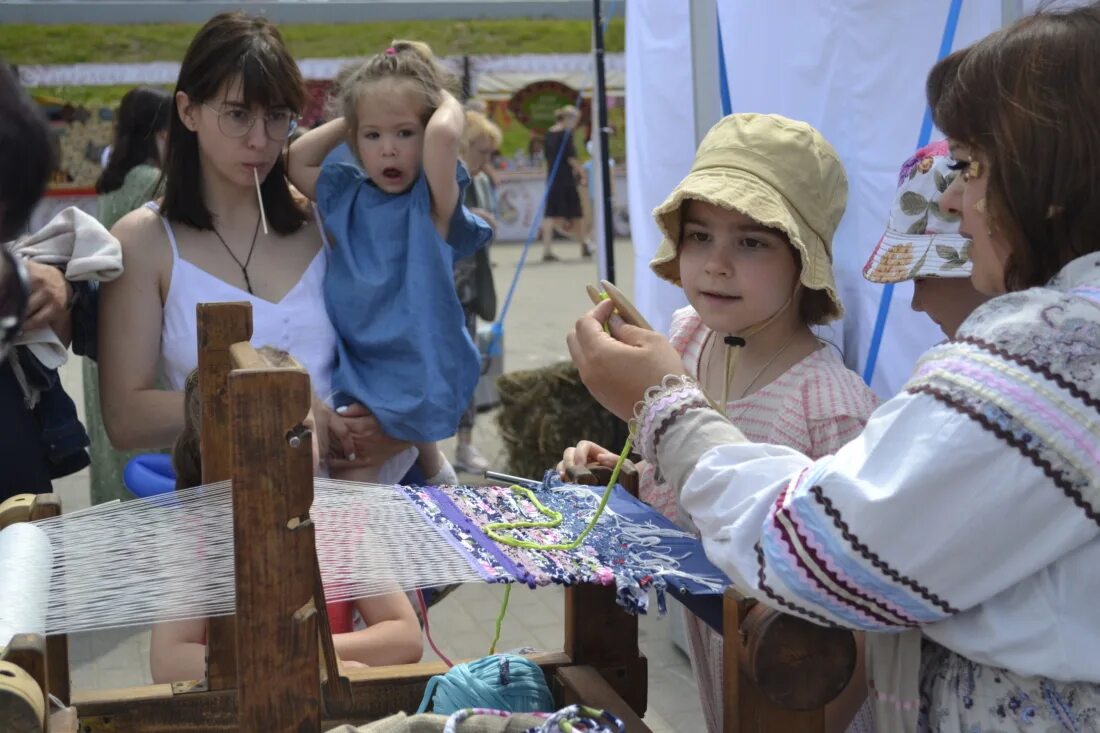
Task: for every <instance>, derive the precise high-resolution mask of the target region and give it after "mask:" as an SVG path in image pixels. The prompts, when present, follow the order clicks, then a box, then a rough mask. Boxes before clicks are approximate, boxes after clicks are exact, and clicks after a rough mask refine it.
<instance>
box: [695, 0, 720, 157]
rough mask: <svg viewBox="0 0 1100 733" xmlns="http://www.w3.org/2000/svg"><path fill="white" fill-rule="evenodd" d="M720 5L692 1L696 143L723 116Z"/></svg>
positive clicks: (698, 0)
mask: <svg viewBox="0 0 1100 733" xmlns="http://www.w3.org/2000/svg"><path fill="white" fill-rule="evenodd" d="M720 63H725V59H719V58H718V5H717V2H716V0H691V80H692V84H691V86H692V92H693V94H692V97H693V99H694V101H695V104H694V111H695V144H696V145H698V144H699V143H700V142H701V141H702V139H703V136H704V135H706V134H707V131H708V130H710V128H711V127H713V126H714V123H715V122H717V121H718V120H719V119H721V117H722V95H721V90H720V89H719V83H720V82H719V75H718V64H720Z"/></svg>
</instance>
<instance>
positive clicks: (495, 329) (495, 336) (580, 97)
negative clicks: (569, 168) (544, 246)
mask: <svg viewBox="0 0 1100 733" xmlns="http://www.w3.org/2000/svg"><path fill="white" fill-rule="evenodd" d="M607 7H608V10H607V12H606V13H605V14H604V19H603V30H604V33H607V25H608V23H609V22H610V21H611V18H612V17H613V16H614V10H613V9H614V7H615V2H614V0H612V2H610V3H608V6H607ZM593 73H595V72H593ZM583 103H584V90H583V89H582V90H581V91H580V92H578V93H577V103H576V106H577V107H580V106H581V105H582V104H583ZM572 134H573V132H572V131H570V132H569V135H567V136H566V137H565V138H563V139H562V142H561V145H560V146H559V147H558V152H557V155H556V156H555V157H554V163H553V165H551V166H550V175H548V176H547V177H546V188H544V189H543V191H542V199H541V200H540V201H539V205H538V208H537V209H535V216H534V218H533V219H532V220H531V228H530V230H528V232H527V239H526V240H525V241H524V243H523V252H521V253H520V255H519V263H518V264H517V265H516V272H515V274H514V275H512V283H511V284H510V285H509V286H508V295H507V296H505V298H504V305H502V306H501V308H500V316H499V317H498V318H497V319H496V321H495V322H494V323H493V325H492V326H491V327H490V329H489V344H488V346H486V348H485V354H486V356H489V357H490V358H492V357H497V356H500V354H501V336H503V335H504V319H505V318H506V317H507V316H508V310H509V309H510V308H511V307H512V298H514V297H515V294H516V287H517V286H518V285H519V276H520V275H521V274H522V273H523V268H524V267H525V266H526V265H527V255H528V253H529V252H530V251H531V244H532V243H533V242H534V241H535V237H536V236H538V232H539V227H540V226H541V225H542V218H543V214H544V212H545V211H546V199H548V198H549V197H550V182H551V181H553V180H554V177H555V176H557V174H558V167H559V166H560V165H561V160H562V156H563V154H564V153H565V149H566V144H567V143H568V142H569V138H570V136H572Z"/></svg>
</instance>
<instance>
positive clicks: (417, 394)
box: [317, 163, 493, 442]
mask: <svg viewBox="0 0 1100 733" xmlns="http://www.w3.org/2000/svg"><path fill="white" fill-rule="evenodd" d="M456 178H457V181H458V184H459V187H460V193H459V197H458V200H459V202H460V203H459V205H458V206H456V207H455V211H454V214H453V216H452V217H451V222H450V229H449V231H448V234H447V238H446V240H444V238H443V237H441V236H439V232H438V231H437V230H436V228H435V224H434V223H433V221H432V213H431V192H430V190H429V188H428V182H427V179H426V177H425V176H424V175H423V173H421V175H420V177H419V178H418V179H417V180H416V183H415V184H413V187H412V188H411V189H410V190H409V191H406V192H405V193H402V194H396V195H395V194H389V193H386V192H384V191H382V190H381V189H379V188H378V187H377V186H375V185H374V184H373V183H371V181H370V180H369V179H368V178H367V177H366V176H365V175H364V173H363V171H362V170H361V169H360V168H359V167H358V166H356V165H353V164H350V163H326V164H325V165H324V167H323V168H322V169H321V175H320V177H319V178H318V181H317V206H318V209H319V211H320V213H321V217H322V219H323V220H324V224H325V228H326V229H327V230H328V231H329V232H330V234H331V235H332V238H333V252H332V257H331V258H330V260H329V265H328V272H327V274H326V276H325V306H326V307H327V309H328V314H329V318H330V319H331V320H332V324H333V326H334V327H335V329H336V333H337V336H338V337H339V338H338V343H337V357H338V360H337V365H336V370H335V372H334V374H333V377H332V384H333V388H334V389H335V390H337V392H338V393H339V394H338V401H341V400H342V401H344V402H346V401H350V400H355V401H358V402H361V403H362V404H364V405H366V406H367V408H369V409H370V410H371V412H373V413H374V415H375V416H376V417H377V418H378V421H379V423H381V425H382V429H383V431H384V432H385V433H386V434H387V435H389V436H391V437H393V438H397V439H399V440H406V441H410V442H428V441H434V440H442V439H444V438H447V437H450V436H451V435H454V433H455V431H456V429H457V427H458V421H459V418H460V417H461V416H462V413H463V412H465V411H466V409H467V408H468V407H469V405H470V400H471V399H472V398H473V395H474V390H475V388H476V387H477V381H478V378H479V376H480V374H481V358H480V355H479V353H478V349H477V347H476V346H475V345H474V342H473V340H472V339H471V338H470V335H469V333H468V332H467V330H466V322H465V319H464V317H463V313H462V306H461V305H459V302H458V296H457V295H456V294H455V288H454V279H453V278H454V276H453V266H454V260H455V259H456V258H458V259H461V258H464V257H469V256H471V255H473V254H474V252H476V251H477V250H478V249H480V248H482V247H484V246H485V245H486V244H488V242H489V240H490V239H491V238H492V236H493V232H492V229H490V228H489V225H488V224H486V223H485V221H483V220H482V219H480V218H479V217H477V216H474V215H473V214H472V213H470V211H469V210H468V209H467V208H466V207H465V206H463V205H462V204H461V202H462V200H463V198H464V193H465V189H466V186H467V185H469V183H470V176H469V174H468V173H467V172H466V169H465V167H463V166H462V164H461V163H460V164H458V166H457V173H456Z"/></svg>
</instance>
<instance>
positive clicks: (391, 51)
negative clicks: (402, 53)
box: [386, 46, 397, 56]
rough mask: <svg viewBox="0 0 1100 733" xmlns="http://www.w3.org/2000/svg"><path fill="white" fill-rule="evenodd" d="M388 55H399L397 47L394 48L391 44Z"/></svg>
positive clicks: (387, 50)
mask: <svg viewBox="0 0 1100 733" xmlns="http://www.w3.org/2000/svg"><path fill="white" fill-rule="evenodd" d="M386 55H387V56H396V55H397V49H396V48H394V47H393V46H390V47H389V48H387V49H386Z"/></svg>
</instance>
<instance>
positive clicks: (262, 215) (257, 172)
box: [252, 168, 267, 234]
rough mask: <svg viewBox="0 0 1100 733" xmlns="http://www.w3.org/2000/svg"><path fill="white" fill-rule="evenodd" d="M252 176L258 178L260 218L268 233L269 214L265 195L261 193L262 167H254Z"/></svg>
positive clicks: (257, 192) (257, 191)
mask: <svg viewBox="0 0 1100 733" xmlns="http://www.w3.org/2000/svg"><path fill="white" fill-rule="evenodd" d="M252 177H253V178H254V179H255V180H256V200H257V201H259V202H260V219H261V220H262V221H263V223H264V234H267V214H266V213H265V212H264V197H263V194H261V193H260V169H259V168H253V169H252Z"/></svg>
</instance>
